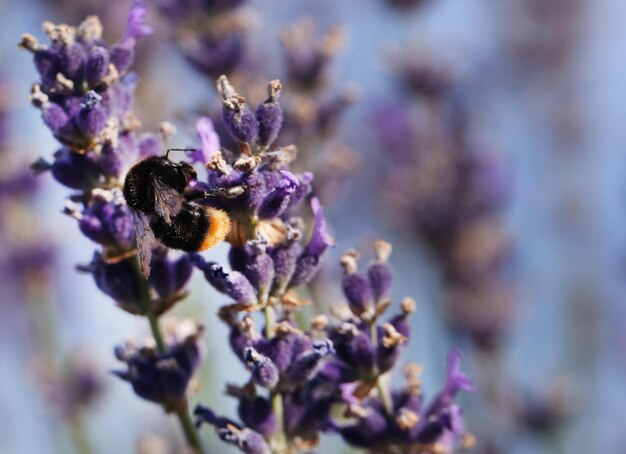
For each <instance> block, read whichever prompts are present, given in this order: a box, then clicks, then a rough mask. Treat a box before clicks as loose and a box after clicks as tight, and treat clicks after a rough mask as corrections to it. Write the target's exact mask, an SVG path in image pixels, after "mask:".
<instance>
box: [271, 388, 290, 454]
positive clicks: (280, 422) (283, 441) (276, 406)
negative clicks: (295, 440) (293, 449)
mask: <svg viewBox="0 0 626 454" xmlns="http://www.w3.org/2000/svg"><path fill="white" fill-rule="evenodd" d="M270 400H271V402H272V410H273V412H274V417H275V418H276V426H277V427H278V432H277V433H276V435H275V436H274V443H273V448H274V449H275V451H276V452H277V453H281V454H283V453H286V452H287V435H286V434H285V414H284V407H283V395H282V394H281V393H279V392H274V391H272V392H270Z"/></svg>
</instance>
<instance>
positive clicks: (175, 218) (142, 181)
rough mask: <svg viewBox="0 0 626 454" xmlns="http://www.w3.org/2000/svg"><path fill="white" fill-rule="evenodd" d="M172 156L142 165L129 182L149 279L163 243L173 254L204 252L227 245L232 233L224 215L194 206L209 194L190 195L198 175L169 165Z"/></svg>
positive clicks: (127, 196)
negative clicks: (155, 250)
mask: <svg viewBox="0 0 626 454" xmlns="http://www.w3.org/2000/svg"><path fill="white" fill-rule="evenodd" d="M172 150H176V149H174V148H172V149H170V150H167V153H166V154H165V156H151V157H149V158H146V159H144V160H142V161H140V162H138V163H137V164H135V165H134V166H133V167H131V169H130V170H129V171H128V174H127V175H126V179H125V180H124V191H123V192H124V198H125V199H126V203H127V204H128V206H129V207H130V208H131V209H132V211H133V214H134V218H135V233H136V235H137V249H138V251H139V262H140V266H141V271H142V272H143V274H144V276H146V278H147V277H148V276H149V275H150V261H151V258H152V249H153V247H154V246H155V245H156V243H157V242H158V241H160V242H161V243H162V244H163V245H165V246H167V247H169V248H172V249H180V250H183V251H187V252H193V251H204V250H205V249H209V248H211V247H213V246H215V245H217V244H218V243H220V242H222V241H223V240H224V239H225V238H226V235H228V232H229V231H230V220H229V218H228V215H227V214H226V213H225V212H224V211H222V210H218V209H217V208H212V207H206V206H201V205H198V204H195V203H193V200H195V199H198V198H201V197H206V196H207V194H205V193H197V192H194V191H193V190H190V188H189V186H190V183H191V182H192V181H193V180H195V179H197V177H198V175H197V174H196V171H195V170H194V169H193V167H192V166H191V164H189V163H187V162H173V161H170V159H169V157H168V155H169V152H170V151H172ZM182 150H183V151H187V150H186V149H182Z"/></svg>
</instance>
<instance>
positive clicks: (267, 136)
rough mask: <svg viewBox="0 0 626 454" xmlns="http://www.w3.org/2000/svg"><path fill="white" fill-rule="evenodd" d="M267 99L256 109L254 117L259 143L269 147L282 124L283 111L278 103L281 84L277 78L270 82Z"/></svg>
mask: <svg viewBox="0 0 626 454" xmlns="http://www.w3.org/2000/svg"><path fill="white" fill-rule="evenodd" d="M267 90H268V95H269V97H268V99H267V100H266V101H265V102H264V103H263V104H260V105H259V106H258V107H257V109H256V118H257V121H258V122H259V145H261V146H263V147H269V146H270V145H271V144H272V143H273V142H274V140H276V137H278V133H279V131H280V128H281V127H282V125H283V111H282V109H281V107H280V104H279V103H278V96H279V95H280V90H281V85H280V82H279V81H278V80H273V81H272V82H270V84H269V86H268V88H267Z"/></svg>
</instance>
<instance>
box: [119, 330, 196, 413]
mask: <svg viewBox="0 0 626 454" xmlns="http://www.w3.org/2000/svg"><path fill="white" fill-rule="evenodd" d="M202 329H203V328H202V326H200V325H197V324H194V323H192V322H190V321H187V322H182V323H180V324H179V325H177V326H176V330H177V332H175V333H174V334H173V335H172V336H171V338H170V339H167V340H166V343H167V350H166V351H165V353H159V352H157V351H155V349H154V347H150V346H143V347H139V346H136V345H135V344H133V343H127V344H125V345H123V346H119V347H117V348H116V349H115V356H116V357H117V359H118V360H120V361H123V362H124V363H126V364H127V366H128V367H127V369H126V370H121V371H116V372H114V373H115V375H117V376H118V377H120V378H121V379H123V380H126V381H128V382H130V383H131V385H132V386H133V390H134V391H135V393H136V394H137V395H138V396H139V397H141V398H143V399H146V400H150V401H152V402H156V403H159V404H161V405H163V406H164V407H165V408H166V409H167V410H169V411H174V410H176V409H178V408H180V407H181V405H184V402H185V393H186V391H187V387H188V385H189V381H190V380H191V378H192V377H193V375H194V373H195V371H196V370H197V368H198V365H199V364H200V359H201V357H202V349H201V344H200V342H199V338H200V336H201V333H202Z"/></svg>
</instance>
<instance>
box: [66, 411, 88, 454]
mask: <svg viewBox="0 0 626 454" xmlns="http://www.w3.org/2000/svg"><path fill="white" fill-rule="evenodd" d="M68 424H69V426H70V434H71V436H72V442H73V444H74V447H75V448H76V452H77V453H79V454H91V446H90V444H89V440H88V439H87V434H86V433H85V428H84V427H83V422H82V418H81V416H75V417H73V418H72V419H71V420H70V421H69V422H68Z"/></svg>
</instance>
